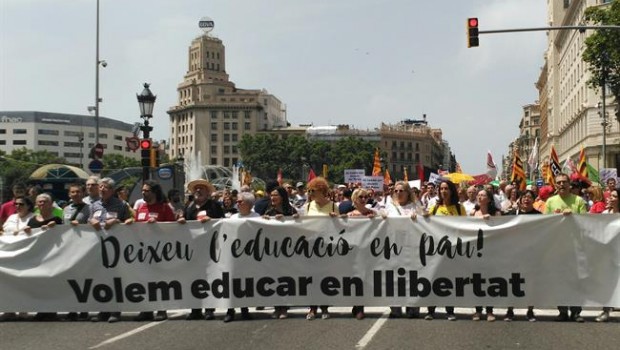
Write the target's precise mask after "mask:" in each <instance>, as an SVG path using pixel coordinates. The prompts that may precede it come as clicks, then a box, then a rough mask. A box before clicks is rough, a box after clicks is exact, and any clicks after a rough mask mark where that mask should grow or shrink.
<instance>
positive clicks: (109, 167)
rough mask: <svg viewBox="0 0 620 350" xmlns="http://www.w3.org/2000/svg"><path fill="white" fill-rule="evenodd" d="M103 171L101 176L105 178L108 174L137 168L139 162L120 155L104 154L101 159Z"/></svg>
mask: <svg viewBox="0 0 620 350" xmlns="http://www.w3.org/2000/svg"><path fill="white" fill-rule="evenodd" d="M101 161H102V162H103V170H102V171H101V176H102V177H106V176H108V175H109V174H111V173H113V172H115V171H118V170H121V169H124V168H133V167H139V166H140V164H141V163H140V161H139V160H137V159H133V158H129V157H125V156H124V155H122V154H118V153H116V154H105V155H104V156H103V159H102V160H101Z"/></svg>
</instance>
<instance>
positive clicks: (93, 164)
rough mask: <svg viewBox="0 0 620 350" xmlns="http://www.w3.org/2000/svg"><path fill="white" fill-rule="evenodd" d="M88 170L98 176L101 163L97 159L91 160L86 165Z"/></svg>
mask: <svg viewBox="0 0 620 350" xmlns="http://www.w3.org/2000/svg"><path fill="white" fill-rule="evenodd" d="M88 170H90V171H91V172H93V173H95V174H99V173H100V172H101V170H103V162H102V161H100V160H99V159H93V160H91V161H90V163H88Z"/></svg>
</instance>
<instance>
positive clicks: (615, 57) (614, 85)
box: [582, 0, 620, 121]
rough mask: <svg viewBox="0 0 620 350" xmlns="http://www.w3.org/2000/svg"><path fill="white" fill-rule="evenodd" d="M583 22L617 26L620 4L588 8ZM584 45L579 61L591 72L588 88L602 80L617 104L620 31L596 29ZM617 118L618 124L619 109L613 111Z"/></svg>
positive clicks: (619, 2) (619, 18)
mask: <svg viewBox="0 0 620 350" xmlns="http://www.w3.org/2000/svg"><path fill="white" fill-rule="evenodd" d="M585 19H586V21H588V22H589V23H591V24H600V25H615V26H618V25H620V1H618V0H614V1H613V2H612V3H611V4H610V5H608V6H594V7H589V8H587V9H586V11H585ZM585 44H586V49H585V51H584V53H583V56H582V58H583V60H584V61H585V62H586V63H588V65H589V68H588V69H589V71H590V72H591V73H592V77H591V78H590V80H589V81H588V85H589V86H591V87H593V88H595V89H597V90H598V89H599V88H600V87H601V82H602V81H603V77H605V81H606V83H607V84H606V85H607V86H608V88H609V90H610V91H609V92H611V94H612V95H613V96H614V97H615V98H616V101H620V30H617V29H599V30H596V31H595V32H594V33H593V34H592V35H590V36H589V37H588V38H587V39H586V40H585ZM616 118H618V120H619V121H620V110H618V111H617V112H616Z"/></svg>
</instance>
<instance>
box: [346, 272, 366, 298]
mask: <svg viewBox="0 0 620 350" xmlns="http://www.w3.org/2000/svg"><path fill="white" fill-rule="evenodd" d="M352 287H355V293H353V291H352ZM353 294H355V296H356V297H363V296H364V282H363V281H362V279H361V278H359V277H344V278H343V279H342V295H344V296H347V297H350V296H352V295H353Z"/></svg>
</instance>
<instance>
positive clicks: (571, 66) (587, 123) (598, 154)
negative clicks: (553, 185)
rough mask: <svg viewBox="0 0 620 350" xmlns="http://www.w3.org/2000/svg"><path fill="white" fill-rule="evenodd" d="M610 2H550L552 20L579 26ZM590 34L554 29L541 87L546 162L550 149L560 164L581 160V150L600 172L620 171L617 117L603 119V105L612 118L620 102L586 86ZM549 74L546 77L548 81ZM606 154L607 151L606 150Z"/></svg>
mask: <svg viewBox="0 0 620 350" xmlns="http://www.w3.org/2000/svg"><path fill="white" fill-rule="evenodd" d="M609 2H610V1H608V0H570V1H569V0H548V20H549V25H551V26H575V25H579V24H582V23H585V20H584V12H585V10H586V8H588V7H590V6H608V3H609ZM591 33H592V30H587V31H585V33H581V32H580V31H578V30H561V31H550V32H549V34H548V46H547V51H546V53H545V62H544V63H545V64H544V67H545V69H546V72H545V73H541V78H539V83H538V84H537V88H538V89H539V95H540V96H541V101H543V99H542V97H544V101H545V105H544V106H541V107H542V108H543V109H544V111H542V113H541V114H542V117H543V118H542V122H543V123H542V125H541V130H543V131H544V132H545V135H543V136H542V137H541V141H542V142H541V148H540V150H541V158H542V159H543V161H544V160H548V159H549V154H550V150H551V146H552V145H553V146H554V147H555V149H556V151H557V153H558V157H559V159H560V162H561V163H563V162H564V160H566V159H567V158H569V157H570V158H573V159H577V158H578V156H579V152H580V149H581V147H582V146H583V147H584V149H585V153H586V160H587V162H588V163H590V164H591V165H592V166H593V167H595V168H604V167H616V166H618V165H620V164H617V163H616V155H618V154H620V147H619V145H618V144H619V141H620V132H619V128H618V123H617V121H615V120H614V119H613V118H603V117H602V113H601V108H600V107H601V105H602V102H603V99H604V100H605V103H606V105H607V107H608V108H607V115H608V116H613V111H614V109H615V108H617V102H616V101H614V99H613V97H612V96H611V95H609V94H608V95H607V96H601V92H600V90H599V91H597V90H594V89H592V88H590V87H588V86H587V81H588V80H589V79H590V76H591V75H590V73H589V71H588V66H587V64H586V63H585V62H583V60H582V58H581V57H582V54H583V52H584V50H585V48H586V46H585V43H584V42H585V39H586V38H587V37H588V35H590V34H591ZM543 74H544V77H543ZM603 150H605V151H603Z"/></svg>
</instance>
